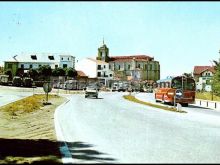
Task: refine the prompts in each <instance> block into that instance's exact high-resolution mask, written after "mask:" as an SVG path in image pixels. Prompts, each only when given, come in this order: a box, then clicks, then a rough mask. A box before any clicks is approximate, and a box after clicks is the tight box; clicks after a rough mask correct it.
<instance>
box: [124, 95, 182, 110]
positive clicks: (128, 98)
mask: <svg viewBox="0 0 220 165" xmlns="http://www.w3.org/2000/svg"><path fill="white" fill-rule="evenodd" d="M123 97H124V98H125V99H127V100H129V101H133V102H135V103H139V104H143V105H147V106H151V107H154V108H160V109H163V110H167V111H173V112H180V113H186V111H182V110H181V111H180V110H177V109H176V108H174V107H165V106H162V105H158V104H152V103H149V102H144V101H141V100H138V99H136V98H135V97H134V96H131V95H124V96H123Z"/></svg>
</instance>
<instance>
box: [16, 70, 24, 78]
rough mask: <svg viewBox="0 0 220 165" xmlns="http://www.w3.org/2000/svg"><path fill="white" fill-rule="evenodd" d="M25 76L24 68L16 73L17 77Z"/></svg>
mask: <svg viewBox="0 0 220 165" xmlns="http://www.w3.org/2000/svg"><path fill="white" fill-rule="evenodd" d="M23 75H24V69H23V68H18V70H17V72H16V76H19V77H23Z"/></svg>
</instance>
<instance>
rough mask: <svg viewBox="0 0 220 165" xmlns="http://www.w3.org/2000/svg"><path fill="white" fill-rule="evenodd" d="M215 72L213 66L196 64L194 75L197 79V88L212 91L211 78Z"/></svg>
mask: <svg viewBox="0 0 220 165" xmlns="http://www.w3.org/2000/svg"><path fill="white" fill-rule="evenodd" d="M214 73H215V68H214V67H213V66H194V70H193V77H194V79H195V81H196V90H200V91H208V92H210V91H212V85H211V81H212V80H211V79H212V77H213V74H214Z"/></svg>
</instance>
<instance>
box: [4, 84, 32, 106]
mask: <svg viewBox="0 0 220 165" xmlns="http://www.w3.org/2000/svg"><path fill="white" fill-rule="evenodd" d="M17 89H19V88H16V87H11V88H7V86H0V106H3V105H6V104H9V103H11V102H14V101H17V100H20V99H22V98H24V97H27V96H30V95H32V94H33V92H27V91H24V90H23V91H22V89H21V90H20V91H19V90H17Z"/></svg>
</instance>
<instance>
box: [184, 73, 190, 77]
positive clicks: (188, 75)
mask: <svg viewBox="0 0 220 165" xmlns="http://www.w3.org/2000/svg"><path fill="white" fill-rule="evenodd" d="M183 75H184V76H186V77H188V78H192V74H191V73H183Z"/></svg>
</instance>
